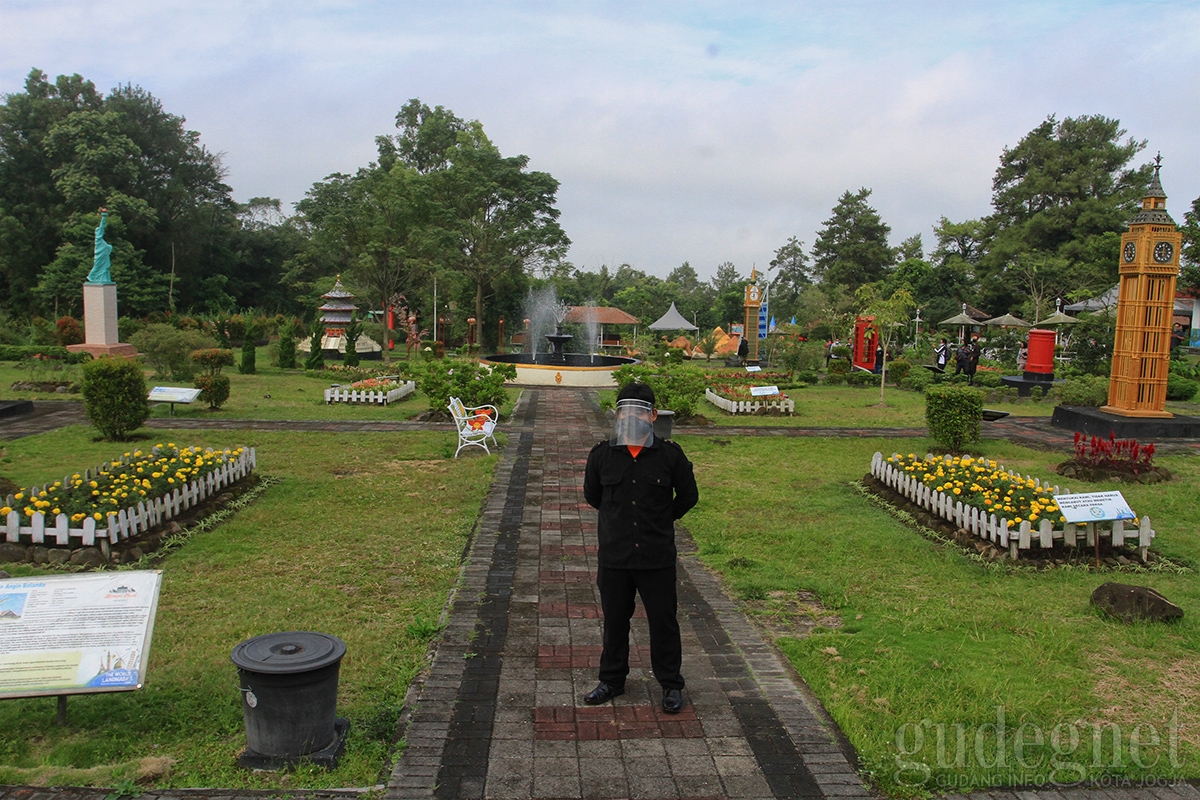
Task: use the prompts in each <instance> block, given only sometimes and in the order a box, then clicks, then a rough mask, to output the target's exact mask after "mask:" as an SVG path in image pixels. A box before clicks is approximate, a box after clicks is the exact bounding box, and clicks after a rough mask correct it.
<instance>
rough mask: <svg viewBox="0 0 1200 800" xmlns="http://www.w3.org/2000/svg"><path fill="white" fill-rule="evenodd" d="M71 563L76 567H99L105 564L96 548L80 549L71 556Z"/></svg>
mask: <svg viewBox="0 0 1200 800" xmlns="http://www.w3.org/2000/svg"><path fill="white" fill-rule="evenodd" d="M71 563H72V564H74V565H75V566H77V567H99V566H100V565H102V564H104V563H106V562H105V560H104V556H103V554H101V552H100V550H99V549H98V548H95V547H81V548H79V549H78V550H76V551H75V552H74V553H72V554H71Z"/></svg>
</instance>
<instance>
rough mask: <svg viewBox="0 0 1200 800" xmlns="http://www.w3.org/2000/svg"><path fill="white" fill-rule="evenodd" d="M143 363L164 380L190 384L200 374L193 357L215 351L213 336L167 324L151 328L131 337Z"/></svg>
mask: <svg viewBox="0 0 1200 800" xmlns="http://www.w3.org/2000/svg"><path fill="white" fill-rule="evenodd" d="M129 343H130V344H132V345H133V346H134V347H136V348H137V350H138V353H139V354H140V355H141V356H142V359H143V360H144V361H145V362H146V364H148V365H149V366H151V367H153V368H154V372H155V374H156V375H157V376H158V377H160V378H170V379H171V380H177V381H186V380H191V378H192V376H193V375H194V374H195V372H196V368H195V365H193V364H192V353H193V352H194V351H196V350H203V349H205V348H207V347H212V346H213V344H214V342H213V340H212V337H211V336H208V335H207V334H204V333H201V332H200V331H196V330H186V331H185V330H179V329H178V328H176V327H175V326H173V325H168V324H166V323H165V322H157V323H154V324H152V325H147V326H146V327H145V328H143V329H142V330H140V331H138V332H137V333H135V334H134V335H133V336H131V337H129Z"/></svg>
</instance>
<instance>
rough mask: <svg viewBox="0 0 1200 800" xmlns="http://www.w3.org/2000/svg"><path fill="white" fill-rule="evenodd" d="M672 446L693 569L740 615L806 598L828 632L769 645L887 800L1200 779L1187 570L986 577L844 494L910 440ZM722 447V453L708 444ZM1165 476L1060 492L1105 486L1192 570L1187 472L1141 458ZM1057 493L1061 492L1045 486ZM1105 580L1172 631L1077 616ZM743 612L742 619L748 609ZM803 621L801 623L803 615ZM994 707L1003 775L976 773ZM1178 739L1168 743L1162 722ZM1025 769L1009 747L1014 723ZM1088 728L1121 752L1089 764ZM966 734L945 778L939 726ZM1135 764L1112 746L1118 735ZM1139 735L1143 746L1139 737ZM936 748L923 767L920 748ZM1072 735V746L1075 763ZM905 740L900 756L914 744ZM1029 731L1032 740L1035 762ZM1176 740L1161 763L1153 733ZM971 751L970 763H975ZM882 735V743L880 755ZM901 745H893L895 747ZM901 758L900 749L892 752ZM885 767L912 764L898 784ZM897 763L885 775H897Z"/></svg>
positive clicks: (1197, 687)
mask: <svg viewBox="0 0 1200 800" xmlns="http://www.w3.org/2000/svg"><path fill="white" fill-rule="evenodd" d="M678 441H679V442H680V444H682V445H683V447H684V449H685V451H686V452H687V453H688V455H689V456H690V457H691V459H692V460H693V462H694V463H695V467H696V475H697V480H698V481H699V483H700V486H701V501H700V504H699V506H697V508H696V509H695V510H693V511H692V512H691V513H689V514H688V516H687V517H686V518H685V519H684V523H685V524H686V525H687V526H688V528H689V529H690V530H691V531H692V533H693V535H694V536H695V538H696V540H697V543H698V544H699V547H700V553H701V558H702V559H703V560H704V561H705V563H707V564H708V565H709V566H711V567H713V568H715V569H717V570H719V571H720V572H721V573H722V574H723V575H724V578H725V580H726V581H727V583H728V586H729V588H730V590H731V592H732V594H734V595H735V596H738V597H740V598H742V599H743V600H749V601H762V600H763V599H764V598H777V597H781V596H784V597H786V596H795V594H796V593H797V592H801V591H807V592H813V593H815V594H817V595H818V596H819V597H820V599H821V601H822V602H823V604H824V605H825V606H826V607H828V608H830V609H831V610H832V611H833V612H835V613H836V615H837V616H838V617H840V619H841V627H818V628H817V629H816V630H815V632H814V633H813V635H811V636H809V637H807V638H792V637H788V636H783V637H781V638H780V639H778V644H779V646H780V648H781V649H782V650H783V652H784V653H785V654H786V656H787V657H788V658H789V659H790V661H791V663H792V664H793V665H794V667H795V668H796V669H797V671H798V672H799V673H800V674H801V675H803V677H804V678H805V680H806V681H807V682H808V684H809V685H810V686H811V687H812V688H813V690H814V691H815V692H816V693H817V695H818V696H819V697H820V699H821V701H822V703H823V704H824V705H825V707H826V708H827V709H828V710H829V712H830V713H831V714H832V715H833V717H834V718H835V719H836V720H837V722H838V724H839V725H840V726H841V728H842V730H843V731H844V732H845V733H846V735H847V736H848V737H849V739H850V741H851V743H852V744H853V745H854V747H855V748H856V749H857V751H858V753H859V756H860V758H861V759H862V764H863V766H864V768H865V769H866V770H867V772H868V773H869V775H870V776H871V777H872V778H873V780H874V781H875V782H877V783H878V785H879V786H880V787H882V788H883V790H884V791H885V792H886V793H888V794H890V795H893V796H910V795H919V794H922V793H925V792H929V791H957V790H960V789H966V788H972V787H985V786H989V785H1004V784H1012V783H1018V784H1020V783H1034V782H1036V781H1037V780H1038V779H1039V778H1040V779H1042V780H1045V779H1046V778H1047V777H1048V773H1049V771H1050V770H1051V766H1050V763H1051V761H1050V760H1051V759H1052V758H1053V759H1054V760H1055V761H1056V762H1057V763H1058V764H1059V765H1060V768H1059V769H1058V771H1057V772H1056V773H1055V775H1054V776H1053V777H1055V778H1058V779H1077V778H1079V777H1081V776H1083V775H1084V774H1086V776H1087V777H1096V776H1098V775H1101V774H1119V775H1125V776H1129V777H1136V778H1140V777H1149V776H1165V775H1183V776H1186V777H1193V778H1194V777H1197V775H1200V767H1198V765H1200V733H1198V731H1200V706H1198V705H1197V703H1196V698H1197V696H1200V668H1197V666H1196V664H1197V661H1196V658H1197V654H1198V652H1200V580H1198V578H1197V575H1196V574H1195V573H1189V574H1167V573H1156V574H1149V573H1143V574H1129V573H1108V574H1096V573H1092V572H1087V571H1082V570H1075V569H1059V570H1051V571H1036V570H1033V569H1015V570H1006V569H1002V568H988V567H986V566H984V565H982V564H981V563H980V562H978V561H975V560H973V559H970V558H968V557H966V556H965V555H963V554H962V552H961V551H960V550H958V549H957V548H955V547H951V546H945V545H940V544H938V543H936V542H933V541H930V540H928V539H925V538H923V537H922V536H921V535H920V534H919V533H917V532H916V531H915V530H914V529H913V528H912V527H910V526H909V525H907V524H905V523H904V522H902V521H901V520H899V519H897V518H895V517H894V516H892V515H891V514H889V513H888V512H887V511H885V510H884V509H882V508H881V507H879V505H877V504H875V503H873V502H871V501H870V500H868V499H866V498H864V497H863V496H862V495H860V494H859V493H858V492H857V491H856V490H855V488H854V487H853V486H852V485H851V484H852V482H853V481H855V480H856V479H859V478H861V477H862V475H863V474H864V473H865V472H866V471H867V469H868V466H869V463H870V458H871V455H872V453H874V452H875V451H876V450H879V451H882V452H888V451H891V450H894V449H901V450H902V451H903V452H905V453H907V452H925V451H926V450H927V449H928V447H929V445H928V443H927V442H924V441H913V440H908V441H888V440H883V439H878V440H856V439H838V440H830V439H825V440H819V439H818V440H812V439H773V438H772V439H762V438H747V439H740V440H738V439H735V440H733V441H731V442H729V441H728V440H724V439H714V438H711V437H704V436H684V437H679V439H678ZM721 442H727V443H726V444H723V445H722V444H721ZM981 452H983V453H985V454H987V455H989V456H990V457H994V458H997V459H998V460H1000V461H1002V462H1003V463H1005V464H1006V465H1009V466H1011V467H1016V468H1018V469H1019V470H1020V471H1021V472H1025V473H1029V474H1034V475H1041V476H1047V477H1055V476H1054V474H1053V471H1052V469H1053V465H1054V464H1055V463H1056V462H1057V461H1061V460H1062V458H1063V456H1064V454H1053V453H1046V452H1040V451H1035V450H1031V449H1027V448H1023V447H1019V446H1016V445H1013V444H1010V443H1007V442H985V443H983V444H982V445H981ZM1159 461H1160V462H1161V464H1163V465H1164V466H1167V467H1169V468H1170V469H1171V470H1172V471H1173V472H1175V473H1176V475H1177V476H1178V477H1177V479H1176V480H1175V481H1173V482H1170V483H1167V484H1158V485H1154V486H1124V485H1123V486H1120V487H1118V486H1115V485H1098V486H1087V485H1081V484H1075V485H1072V486H1071V488H1072V490H1073V491H1080V490H1101V489H1115V488H1119V489H1121V491H1123V492H1124V494H1125V497H1126V498H1127V499H1128V500H1129V502H1130V504H1131V505H1132V507H1133V508H1134V510H1135V511H1137V512H1138V513H1141V514H1149V515H1150V516H1151V519H1152V520H1153V523H1154V527H1155V529H1156V530H1157V532H1158V538H1157V539H1156V547H1157V549H1158V550H1160V551H1161V552H1163V553H1164V554H1166V555H1168V556H1171V557H1173V558H1175V559H1178V560H1180V561H1184V562H1189V563H1195V562H1197V561H1200V558H1198V554H1200V508H1197V505H1196V503H1195V491H1196V490H1195V487H1196V481H1197V479H1198V478H1200V461H1198V460H1197V459H1195V458H1186V457H1171V458H1161V459H1159ZM1056 482H1060V481H1058V480H1056ZM1107 580H1116V581H1120V582H1128V583H1138V584H1143V585H1150V586H1153V587H1154V588H1155V589H1158V590H1159V591H1161V592H1163V593H1164V594H1165V595H1166V596H1167V597H1168V598H1169V599H1171V600H1172V601H1174V602H1176V603H1177V604H1179V605H1180V606H1181V607H1183V608H1184V609H1185V616H1184V618H1183V619H1182V620H1181V621H1179V622H1177V623H1175V624H1172V625H1169V626H1166V625H1149V624H1138V625H1122V624H1119V623H1116V622H1112V621H1109V620H1107V619H1105V618H1103V617H1101V616H1100V615H1099V614H1098V613H1097V612H1095V611H1094V610H1093V609H1092V608H1091V607H1090V605H1089V598H1090V595H1091V592H1092V590H1093V589H1095V588H1096V587H1097V586H1098V585H1100V584H1101V583H1103V582H1105V581H1107ZM751 605H755V603H752V604H751ZM818 616H819V615H818ZM1000 709H1002V710H1003V715H1004V719H1005V722H1006V737H1005V739H1006V748H1005V750H1004V752H1005V764H1003V765H1000V766H996V765H994V764H993V761H994V748H995V734H994V729H992V728H989V727H987V726H988V725H989V724H992V725H994V724H995V723H996V721H997V714H998V710H1000ZM1173 714H1177V717H1176V719H1177V721H1178V726H1177V727H1175V728H1174V729H1173V728H1172V722H1171V720H1172V715H1173ZM1026 723H1028V725H1026V727H1025V729H1024V734H1023V736H1024V739H1025V742H1026V745H1025V746H1024V750H1023V756H1024V758H1025V761H1026V763H1027V764H1030V765H1033V764H1034V763H1035V762H1037V761H1038V760H1039V758H1040V759H1041V762H1042V765H1041V767H1036V766H1031V767H1030V768H1029V769H1026V768H1024V767H1022V766H1021V765H1020V764H1017V763H1016V755H1017V753H1016V751H1015V745H1014V736H1015V732H1016V730H1017V729H1018V728H1019V727H1020V726H1022V725H1024V724H1026ZM1092 724H1096V725H1106V724H1111V725H1115V726H1118V727H1119V731H1120V734H1121V737H1122V749H1121V752H1120V753H1119V754H1115V753H1114V751H1113V749H1112V747H1111V740H1112V736H1113V730H1114V729H1112V728H1107V729H1104V730H1105V731H1106V732H1105V733H1104V740H1103V741H1104V744H1103V745H1102V747H1101V749H1100V756H1099V758H1095V757H1094V756H1093V752H1092V739H1091V735H1092V734H1091V731H1092V730H1093V728H1091V727H1089V726H1090V725H1092ZM955 725H962V726H964V727H963V728H962V730H963V731H964V733H965V736H966V737H967V738H966V740H965V741H966V744H967V746H966V748H965V750H964V760H963V762H962V764H961V765H956V764H955V762H954V757H955V755H956V730H957V729H956V728H955V727H954V726H955ZM1137 725H1142V726H1143V727H1142V728H1141V729H1140V731H1139V733H1138V736H1139V737H1140V740H1141V743H1142V745H1143V746H1142V748H1141V750H1140V752H1139V757H1140V758H1141V759H1142V761H1143V763H1145V764H1148V765H1149V764H1150V763H1151V762H1153V761H1154V759H1155V757H1157V758H1158V760H1157V762H1156V763H1154V764H1153V765H1152V766H1147V767H1144V768H1143V767H1139V766H1138V765H1137V764H1136V763H1134V762H1133V760H1132V755H1131V753H1130V750H1129V744H1130V737H1131V736H1133V735H1134V729H1135V726H1137ZM1147 725H1154V726H1155V730H1156V734H1157V736H1158V737H1159V740H1160V741H1159V744H1158V745H1156V746H1153V747H1147V746H1145V743H1146V742H1147V740H1148V739H1150V738H1151V737H1150V733H1149V728H1148V727H1146V726H1147ZM939 726H941V730H942V732H943V742H944V744H945V747H944V748H943V750H944V752H943V758H944V760H943V761H942V762H941V763H942V764H945V765H946V766H939V762H938V758H937V755H938V752H937V733H938V729H939ZM1056 728H1057V730H1058V731H1059V734H1058V736H1059V738H1058V739H1057V740H1055V741H1057V742H1058V745H1059V751H1060V753H1065V752H1066V751H1067V750H1069V749H1070V747H1069V745H1070V741H1071V740H1070V734H1071V731H1072V730H1074V732H1075V733H1076V734H1077V735H1081V736H1082V737H1083V739H1082V741H1083V743H1082V744H1080V745H1079V747H1078V749H1077V750H1075V751H1074V753H1073V754H1067V755H1061V754H1060V755H1055V753H1054V752H1053V748H1052V747H1051V734H1052V732H1053V731H1054V730H1055V729H1056ZM918 729H920V735H921V737H922V739H921V741H920V744H921V747H917V744H918V740H917V739H916V738H915V737H916V736H917V735H918V734H917V730H918ZM1035 729H1036V730H1037V731H1040V732H1041V735H1042V736H1043V737H1044V738H1043V741H1042V743H1041V745H1040V746H1031V745H1030V744H1029V743H1030V742H1034V741H1035ZM1172 730H1174V731H1175V732H1176V734H1177V736H1178V741H1177V748H1176V762H1174V763H1175V764H1180V763H1182V766H1173V764H1172V761H1171V760H1170V754H1169V752H1168V750H1169V747H1168V745H1169V742H1170V741H1171V736H1172V734H1171V731H1172ZM976 734H979V736H980V747H981V748H982V749H981V751H980V752H981V753H982V756H983V758H982V759H980V758H979V757H978V756H977V754H976V750H975V738H974V737H975V736H976ZM898 737H899V739H898ZM898 742H899V743H898ZM901 748H903V750H902V749H901ZM897 758H900V760H901V761H902V762H913V764H918V763H919V764H924V765H925V766H927V767H929V768H930V771H929V776H928V780H925V773H924V771H923V769H924V768H921V769H917V768H911V765H909V766H910V768H908V769H905V770H900V769H899V766H898V764H897ZM902 766H903V765H902Z"/></svg>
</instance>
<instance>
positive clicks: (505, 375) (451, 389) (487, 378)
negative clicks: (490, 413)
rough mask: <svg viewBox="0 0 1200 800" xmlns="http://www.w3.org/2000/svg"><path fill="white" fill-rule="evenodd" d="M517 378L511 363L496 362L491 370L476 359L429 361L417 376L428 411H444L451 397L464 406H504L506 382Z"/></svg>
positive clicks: (515, 369)
mask: <svg viewBox="0 0 1200 800" xmlns="http://www.w3.org/2000/svg"><path fill="white" fill-rule="evenodd" d="M516 377H517V368H516V367H515V366H513V365H512V364H494V365H492V367H491V369H488V367H485V366H483V365H481V364H479V363H477V362H474V361H461V360H459V359H456V358H444V359H438V360H435V361H429V362H427V363H426V364H424V365H423V369H422V370H421V372H420V374H419V375H418V376H417V387H418V388H419V389H420V390H421V391H422V392H423V393H424V394H425V396H426V397H427V398H429V410H430V411H441V410H445V408H446V406H448V405H449V404H450V398H451V397H457V398H458V399H459V400H462V402H463V405H465V406H484V405H493V406H496V407H497V408H498V407H500V406H501V405H503V403H504V401H505V400H506V399H507V397H508V395H507V394H506V393H505V391H504V382H505V381H506V380H513V379H514V378H516Z"/></svg>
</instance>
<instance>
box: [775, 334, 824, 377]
mask: <svg viewBox="0 0 1200 800" xmlns="http://www.w3.org/2000/svg"><path fill="white" fill-rule="evenodd" d="M775 361H776V362H777V363H778V364H779V366H781V367H783V368H784V369H786V370H787V371H788V372H809V371H812V372H816V371H817V370H819V369H820V368H821V367H823V366H824V365H825V345H823V344H821V343H820V342H812V341H809V342H805V341H801V340H799V339H795V338H792V337H786V338H785V339H784V340H783V341H782V342H780V343H779V346H778V348H777V349H776V351H775Z"/></svg>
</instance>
